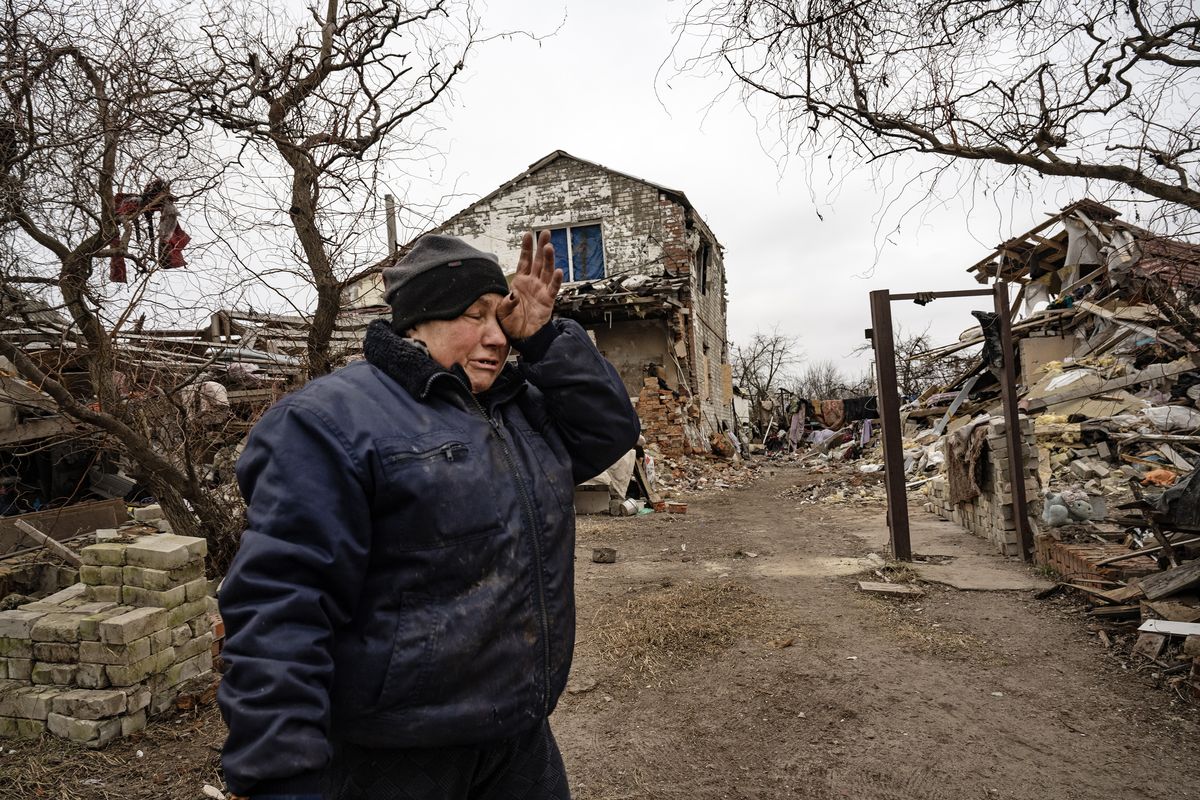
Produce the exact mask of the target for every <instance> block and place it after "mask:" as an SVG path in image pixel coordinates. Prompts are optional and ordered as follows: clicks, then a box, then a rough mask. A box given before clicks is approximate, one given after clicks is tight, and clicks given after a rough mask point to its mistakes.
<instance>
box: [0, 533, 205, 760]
mask: <svg viewBox="0 0 1200 800" xmlns="http://www.w3.org/2000/svg"><path fill="white" fill-rule="evenodd" d="M100 534H101V535H103V537H104V539H105V540H104V541H100V542H98V543H97V544H93V545H91V546H89V547H85V548H83V550H82V551H81V552H80V557H81V558H82V559H83V566H82V567H81V568H80V574H79V577H80V579H81V580H82V582H81V583H77V584H75V585H74V586H71V587H68V588H66V589H63V590H62V591H60V592H58V593H56V594H53V595H51V596H49V597H46V598H43V599H42V600H38V601H36V602H33V603H27V604H25V605H23V606H21V607H19V608H17V609H14V610H11V611H3V612H0V736H7V737H36V736H40V735H41V734H42V733H44V732H46V731H49V732H50V733H52V734H55V735H57V736H61V737H64V738H67V739H71V740H72V741H76V742H80V743H82V744H85V745H87V746H89V747H102V746H104V745H105V744H107V743H108V742H110V741H112V740H113V739H115V738H116V737H118V736H128V735H129V734H131V733H134V732H135V731H139V730H141V729H142V728H144V727H145V726H146V719H147V717H148V716H154V715H156V714H160V713H162V712H163V711H165V710H167V709H168V708H170V707H171V706H172V705H173V704H174V702H175V698H176V696H177V694H178V693H179V686H180V684H182V683H184V682H185V681H187V680H189V679H191V678H194V677H197V676H199V675H203V674H205V673H208V672H210V671H211V670H212V642H213V634H212V631H211V622H210V616H209V615H210V611H212V610H214V603H213V600H212V598H210V597H209V596H208V581H207V579H206V578H205V575H204V557H205V555H206V551H207V546H206V543H205V541H204V540H203V539H196V538H192V537H186V536H174V535H171V534H158V535H149V536H137V537H122V536H120V535H119V534H118V533H117V532H116V531H110V532H100Z"/></svg>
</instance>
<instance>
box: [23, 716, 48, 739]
mask: <svg viewBox="0 0 1200 800" xmlns="http://www.w3.org/2000/svg"><path fill="white" fill-rule="evenodd" d="M45 734H46V723H45V722H43V721H42V720H40V719H19V720H17V738H18V739H40V738H42V736H44V735H45Z"/></svg>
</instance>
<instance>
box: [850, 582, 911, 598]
mask: <svg viewBox="0 0 1200 800" xmlns="http://www.w3.org/2000/svg"><path fill="white" fill-rule="evenodd" d="M858 588H859V591H863V592H871V593H872V594H890V595H895V596H897V597H921V596H922V595H924V594H925V592H924V591H922V590H921V589H920V588H919V587H917V586H910V585H908V584H906V583H875V582H872V581H859V582H858Z"/></svg>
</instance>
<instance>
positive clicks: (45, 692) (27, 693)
mask: <svg viewBox="0 0 1200 800" xmlns="http://www.w3.org/2000/svg"><path fill="white" fill-rule="evenodd" d="M61 692H62V690H61V689H46V688H43V687H40V686H22V687H19V688H16V689H10V690H9V691H7V692H4V693H2V694H0V717H20V718H21V719H40V720H45V719H46V715H48V714H49V713H50V703H51V701H52V700H54V698H55V697H57V696H58V695H59V694H60V693H61Z"/></svg>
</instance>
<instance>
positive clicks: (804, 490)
mask: <svg viewBox="0 0 1200 800" xmlns="http://www.w3.org/2000/svg"><path fill="white" fill-rule="evenodd" d="M850 469H851V468H849V467H846V466H841V465H835V466H832V467H825V468H823V469H822V470H821V471H822V472H824V473H827V477H824V478H822V479H821V480H818V481H817V482H815V483H808V484H796V485H795V486H790V487H788V488H787V489H784V490H783V491H781V492H780V493H779V495H778V496H779V498H780V499H784V500H798V501H799V504H800V505H802V506H804V505H812V504H818V503H819V504H822V505H830V504H831V505H856V506H861V505H864V504H868V503H882V502H885V501H886V500H887V491H886V490H885V489H884V485H883V473H882V472H878V473H873V474H862V473H860V472H858V471H857V470H855V471H850Z"/></svg>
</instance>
